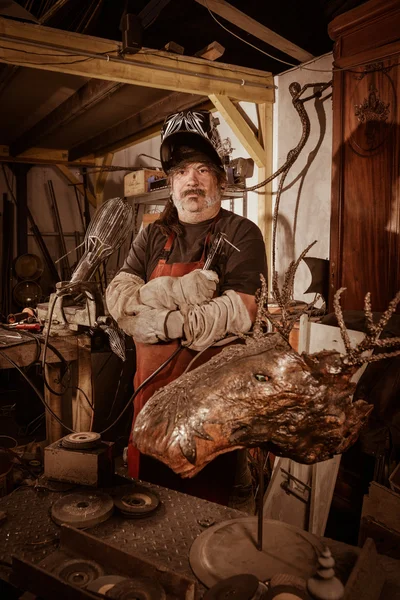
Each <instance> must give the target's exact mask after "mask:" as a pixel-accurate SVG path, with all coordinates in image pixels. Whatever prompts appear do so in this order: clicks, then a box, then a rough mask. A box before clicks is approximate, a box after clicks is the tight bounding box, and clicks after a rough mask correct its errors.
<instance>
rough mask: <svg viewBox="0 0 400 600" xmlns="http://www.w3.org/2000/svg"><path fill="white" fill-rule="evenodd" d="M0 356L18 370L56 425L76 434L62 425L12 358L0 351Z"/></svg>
mask: <svg viewBox="0 0 400 600" xmlns="http://www.w3.org/2000/svg"><path fill="white" fill-rule="evenodd" d="M0 356H3V357H4V358H5V359H6V360H8V362H9V363H10V364H12V365H13V367H14V368H15V369H18V371H19V372H20V373H21V375H22V377H23V378H24V379H25V380H26V381H27V382H28V383H29V385H30V386H31V387H32V389H33V390H34V391H35V393H36V395H37V396H38V398H39V400H40V401H41V403H42V404H43V406H44V407H45V409H46V410H47V411H48V412H49V413H50V414H51V415H52V417H53V418H54V419H55V420H56V421H57V423H59V424H60V425H61V426H62V427H64V429H66V430H67V431H69V432H70V433H77V432H76V431H75V430H74V429H71V428H70V427H68V426H67V425H64V423H63V422H62V421H61V419H60V418H59V417H58V416H57V415H56V414H55V412H54V411H53V410H52V409H51V408H50V406H49V405H48V404H47V402H46V400H45V399H44V398H43V396H42V394H41V393H40V391H39V390H38V389H37V387H36V386H35V384H34V383H32V381H31V380H30V379H29V377H28V376H27V375H26V374H25V373H24V371H23V370H22V369H21V367H19V366H18V365H17V363H16V362H15V361H13V359H12V358H10V357H9V356H7V354H6V353H5V352H3V351H2V350H0Z"/></svg>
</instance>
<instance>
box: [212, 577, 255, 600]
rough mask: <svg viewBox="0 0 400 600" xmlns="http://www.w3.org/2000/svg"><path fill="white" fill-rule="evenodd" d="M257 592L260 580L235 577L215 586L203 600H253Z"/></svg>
mask: <svg viewBox="0 0 400 600" xmlns="http://www.w3.org/2000/svg"><path fill="white" fill-rule="evenodd" d="M257 590H258V579H257V577H255V576H254V575H234V576H233V577H229V578H228V579H223V580H222V581H220V582H219V583H216V584H215V585H213V587H212V588H211V590H208V592H207V593H206V595H205V596H204V598H203V600H230V599H231V598H234V599H235V600H253V598H254V596H255V594H256V592H257Z"/></svg>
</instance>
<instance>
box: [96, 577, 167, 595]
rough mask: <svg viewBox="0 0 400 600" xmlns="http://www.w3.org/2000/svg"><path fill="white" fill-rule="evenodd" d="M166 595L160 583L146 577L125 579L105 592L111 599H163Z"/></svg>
mask: <svg viewBox="0 0 400 600" xmlns="http://www.w3.org/2000/svg"><path fill="white" fill-rule="evenodd" d="M166 597H167V595H166V593H165V590H164V588H163V587H162V585H161V584H160V583H158V581H155V580H154V579H149V578H148V577H137V578H135V579H126V580H125V581H121V582H120V583H117V584H116V585H115V586H114V587H112V588H111V589H110V590H109V591H108V592H107V593H106V598H112V600H165V599H166Z"/></svg>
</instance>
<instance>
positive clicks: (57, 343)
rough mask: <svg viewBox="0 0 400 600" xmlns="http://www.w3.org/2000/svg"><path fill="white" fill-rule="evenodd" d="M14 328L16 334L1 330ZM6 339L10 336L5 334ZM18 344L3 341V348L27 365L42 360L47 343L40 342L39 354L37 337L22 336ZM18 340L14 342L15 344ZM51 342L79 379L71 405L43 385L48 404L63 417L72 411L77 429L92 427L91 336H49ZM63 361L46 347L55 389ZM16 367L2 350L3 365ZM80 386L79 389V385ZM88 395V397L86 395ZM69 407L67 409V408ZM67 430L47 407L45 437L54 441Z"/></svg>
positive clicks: (47, 373) (48, 370) (47, 372)
mask: <svg viewBox="0 0 400 600" xmlns="http://www.w3.org/2000/svg"><path fill="white" fill-rule="evenodd" d="M7 331H12V332H13V334H14V335H15V333H16V330H4V329H2V330H1V332H2V333H4V332H7ZM2 339H3V340H4V339H7V338H2ZM14 339H15V338H14ZM25 340H26V343H24V344H20V345H17V344H18V341H15V342H13V341H12V340H11V341H10V344H9V345H7V346H5V345H0V350H1V351H2V352H4V354H6V355H7V356H8V357H9V358H10V359H11V360H13V361H14V363H16V365H18V366H19V367H26V366H28V365H30V364H32V363H33V362H34V361H38V362H41V360H42V358H43V349H44V345H43V344H40V355H39V351H38V346H37V343H36V342H35V340H34V339H29V338H28V339H27V338H26V337H24V336H23V334H22V337H21V339H20V340H19V342H22V341H23V342H25ZM13 343H15V345H14V346H13V345H12V344H13ZM49 344H50V346H53V347H54V348H55V350H57V351H58V352H59V353H60V354H61V355H62V357H63V358H64V360H65V361H66V362H68V363H71V365H70V366H71V368H72V369H76V370H77V383H76V388H75V390H74V392H75V393H73V394H72V398H71V406H68V407H67V406H66V405H65V403H66V400H65V399H64V398H63V396H58V395H57V394H54V393H52V392H51V391H50V390H49V389H48V388H47V387H46V386H45V387H44V399H45V402H46V403H47V405H48V406H49V407H50V408H51V409H52V411H53V412H54V413H55V414H56V415H57V417H58V418H59V419H60V420H61V421H64V420H65V417H66V413H69V414H70V415H71V413H72V423H71V424H72V426H73V427H72V428H73V429H74V430H76V431H89V430H90V426H91V421H92V409H91V408H90V406H89V404H88V402H87V399H86V397H87V398H88V399H89V400H90V402H91V403H92V405H93V390H92V367H91V340H90V336H88V335H87V334H85V333H82V334H76V335H65V336H54V335H50V336H49ZM62 366H63V363H62V362H61V361H60V357H59V356H57V354H56V353H55V352H53V351H52V349H51V347H48V348H47V351H46V366H45V377H46V381H47V382H48V384H49V386H50V387H51V388H52V390H54V391H55V392H60V391H61V390H62V385H61V376H62ZM10 368H14V367H13V365H12V363H11V362H9V361H8V360H7V358H5V356H3V354H0V369H10ZM78 388H79V389H78ZM85 396H86V397H85ZM66 409H68V410H66ZM65 434H66V432H65V430H64V429H63V427H62V426H61V425H60V423H58V422H57V421H56V420H55V419H54V417H52V415H51V414H50V413H49V412H48V411H46V441H47V443H49V444H51V443H52V442H55V441H56V440H59V439H60V438H62V437H63V436H64V435H65Z"/></svg>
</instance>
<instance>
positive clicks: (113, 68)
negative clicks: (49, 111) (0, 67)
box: [0, 18, 274, 103]
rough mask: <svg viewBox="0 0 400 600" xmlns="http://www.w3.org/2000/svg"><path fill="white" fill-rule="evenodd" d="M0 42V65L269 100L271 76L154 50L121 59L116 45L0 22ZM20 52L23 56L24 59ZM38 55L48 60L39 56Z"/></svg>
mask: <svg viewBox="0 0 400 600" xmlns="http://www.w3.org/2000/svg"><path fill="white" fill-rule="evenodd" d="M0 40H1V41H2V42H5V41H6V42H7V46H3V45H1V46H0V62H6V63H12V64H16V65H22V66H26V65H29V66H30V67H31V68H37V69H44V70H47V71H56V72H62V73H70V74H73V75H81V76H83V77H88V78H96V79H106V80H109V81H117V82H121V83H130V84H135V85H140V86H144V87H154V88H158V89H168V90H171V91H179V92H186V93H196V94H200V95H206V96H208V95H209V94H214V93H216V94H221V95H227V96H229V97H231V98H235V99H237V100H246V101H249V102H256V103H263V102H268V101H269V102H273V100H274V84H273V78H272V75H271V73H268V72H265V71H259V70H256V69H249V68H245V67H238V66H232V65H226V64H225V63H218V64H216V63H213V62H212V61H206V60H204V59H198V58H193V57H188V56H185V57H182V56H180V55H171V54H170V53H168V52H160V51H156V50H141V51H139V52H138V53H137V54H134V55H124V57H121V56H120V52H121V45H120V44H119V43H116V42H115V41H111V40H105V39H102V38H95V37H92V36H87V35H83V34H77V33H73V32H66V31H62V30H58V29H53V28H50V27H43V26H38V25H31V24H29V23H17V22H14V21H9V20H7V19H2V18H0ZM35 48H40V49H42V51H41V52H37V50H36V49H35ZM21 51H24V52H29V53H30V55H29V56H28V58H27V54H24V53H23V52H21ZM35 52H36V53H35ZM43 52H45V53H48V54H49V58H46V57H43V55H42V54H43ZM71 55H73V59H72V60H71ZM85 58H87V59H88V60H85Z"/></svg>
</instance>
